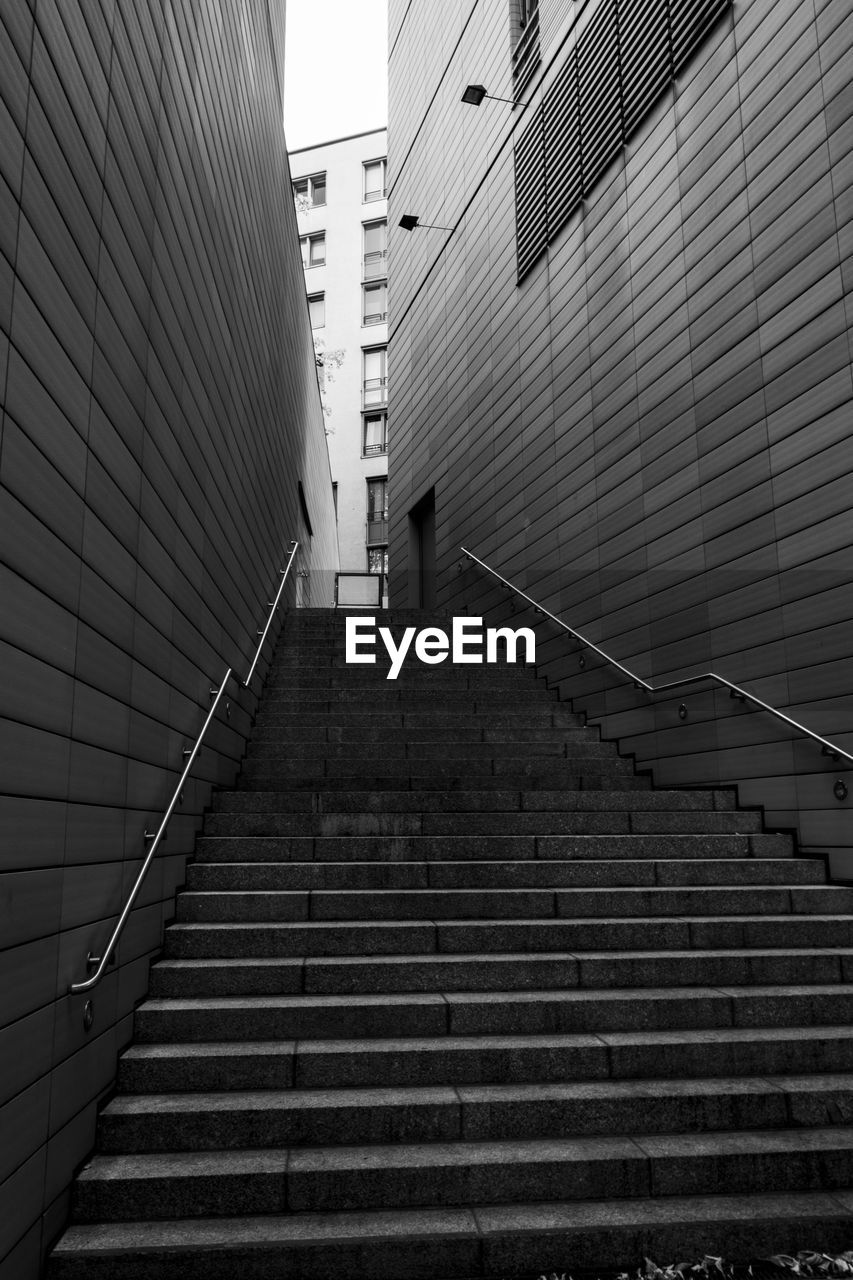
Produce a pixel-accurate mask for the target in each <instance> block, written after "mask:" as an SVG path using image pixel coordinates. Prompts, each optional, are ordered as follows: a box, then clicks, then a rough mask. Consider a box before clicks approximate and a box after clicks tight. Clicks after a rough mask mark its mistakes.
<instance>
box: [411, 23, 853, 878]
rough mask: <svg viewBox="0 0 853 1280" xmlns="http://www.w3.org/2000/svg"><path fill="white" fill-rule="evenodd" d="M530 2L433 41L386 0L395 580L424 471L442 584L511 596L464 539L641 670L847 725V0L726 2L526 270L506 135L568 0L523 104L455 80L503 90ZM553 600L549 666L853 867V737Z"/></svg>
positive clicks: (463, 594)
mask: <svg viewBox="0 0 853 1280" xmlns="http://www.w3.org/2000/svg"><path fill="white" fill-rule="evenodd" d="M511 4H512V0H476V3H473V4H472V3H468V4H465V5H462V4H460V5H458V6H457V8H458V10H459V12H458V14H457V15H456V17H455V19H454V24H453V30H452V31H451V32H449V33H446V34H445V37H444V38H443V39H442V41H441V42H440V44H439V43H436V44H432V43H430V41H429V40H428V39H427V35H426V32H427V30H428V27H427V18H428V13H429V8H430V6H429V3H428V0H412V2H411V3H408V0H405V2H404V0H398V2H397V3H392V13H391V30H392V32H394V31H395V30H396V31H397V35H396V43H395V45H394V50H393V52H392V56H391V108H390V125H389V137H390V142H389V147H390V153H391V157H392V179H391V182H392V185H391V190H390V199H389V207H390V212H389V224H390V225H391V227H392V239H391V246H390V270H391V279H392V291H391V300H390V301H391V315H390V321H391V327H390V370H389V379H390V385H391V388H392V406H391V409H392V413H393V419H394V423H395V430H394V433H393V437H392V441H391V456H390V460H389V470H390V474H391V477H392V479H391V493H390V505H391V511H392V513H393V518H392V528H391V563H392V565H394V574H392V582H391V597H392V604H393V603H394V602H395V601H396V602H397V603H403V602H405V601H406V600H407V599H408V597H409V585H410V584H409V582H408V580H407V577H408V575H407V572H406V567H405V566H406V562H407V554H408V551H409V546H410V529H409V519H408V512H409V511H410V510H411V509H412V507H413V506H414V505H415V504H416V503H417V501H418V500H419V499H420V498H421V496H422V495H423V494H424V493H425V492H427V491H428V490H429V489H430V488H431V487H432V486H435V502H436V523H437V565H438V599H439V605H440V607H443V608H445V609H447V610H448V611H449V612H451V613H452V612H461V611H463V610H467V611H468V612H475V613H476V612H478V611H482V610H488V609H490V608H491V607H493V606H495V605H496V604H497V602H498V596H497V595H496V594H495V593H494V592H492V591H491V590H490V589H488V588H487V587H486V580H485V579H484V578H483V576H482V574H480V573H479V572H478V571H474V570H472V569H470V568H466V567H465V566H464V563H463V558H462V557H461V555H460V552H459V547H460V544H462V543H464V544H465V545H467V546H468V547H469V548H470V549H471V550H472V551H474V552H475V553H476V554H477V555H479V556H480V557H481V558H482V559H484V560H486V561H487V562H488V563H490V564H492V565H493V566H494V567H495V568H496V569H498V570H499V571H501V572H502V573H504V574H505V575H506V576H507V577H509V578H511V579H513V580H514V581H516V582H517V583H518V584H519V585H520V586H522V587H523V588H524V589H525V590H527V591H528V592H529V593H530V594H531V595H532V596H533V597H534V598H536V599H538V600H540V601H541V602H542V603H543V604H545V605H546V606H547V607H549V608H550V609H552V610H553V611H555V612H558V613H560V614H561V615H562V616H563V617H564V618H565V619H566V621H568V622H569V623H571V624H572V625H573V626H575V627H576V628H579V629H580V630H581V631H583V632H584V633H585V634H587V635H588V636H589V637H590V639H592V640H593V641H595V642H596V643H598V644H600V645H601V646H603V647H604V648H605V649H606V650H608V651H609V652H611V653H612V654H613V655H614V656H615V657H616V658H617V659H618V660H619V661H621V662H622V663H624V664H625V665H627V666H628V667H629V668H631V669H633V670H635V671H636V672H637V673H638V674H639V675H641V676H642V677H644V678H645V679H649V680H652V681H653V682H655V683H658V682H663V681H665V680H669V679H675V678H678V677H680V676H686V675H689V674H692V673H694V672H702V671H706V670H708V669H709V668H710V669H713V670H715V671H718V672H720V673H721V674H723V675H724V676H726V677H728V678H729V679H731V680H733V681H735V682H736V683H740V684H743V685H744V686H746V687H747V688H749V689H750V690H752V691H753V692H755V693H756V694H757V695H758V696H759V697H761V698H763V699H764V700H766V701H767V702H770V703H772V704H775V705H777V706H779V707H781V708H783V709H785V710H786V711H787V712H788V714H790V715H792V716H793V717H794V718H796V719H799V720H801V721H802V722H804V723H805V724H806V725H808V726H809V727H811V728H813V729H814V730H815V731H816V732H818V733H821V734H823V735H825V736H826V737H828V738H830V739H833V740H835V741H836V742H838V743H839V744H840V745H841V746H843V747H844V748H845V749H846V750H847V751H853V661H851V653H853V586H852V585H851V551H852V550H853V496H851V495H853V373H852V372H851V320H853V296H851V286H853V70H851V69H852V68H853V13H851V11H850V6H849V4H847V3H845V2H844V0H735V2H734V4H733V6H732V7H731V9H730V10H729V11H728V12H727V13H726V14H724V15H723V16H722V17H721V18H720V20H719V21H718V22H716V23H715V24H714V26H713V27H712V29H711V30H710V31H709V32H708V34H707V35H706V36H705V38H704V39H703V41H702V43H701V44H700V46H699V48H698V49H697V51H696V52H695V53H694V55H693V56H692V58H691V59H690V61H689V63H688V64H687V65H686V66H685V68H684V69H683V70H682V72H681V73H680V74H679V75H678V76H677V78H676V80H675V83H674V84H673V85H671V86H670V87H669V88H668V90H667V91H666V93H665V95H664V96H663V97H661V98H660V99H659V100H658V101H657V103H656V104H655V105H654V107H653V108H652V110H651V113H650V114H649V115H648V116H647V117H646V118H645V119H644V121H643V122H642V124H641V125H640V126H639V128H638V129H637V131H636V132H635V133H634V134H633V135H632V137H631V138H630V139H629V142H628V144H627V146H625V147H624V148H623V149H622V151H621V153H620V155H619V156H618V157H616V158H615V159H614V160H613V161H612V163H611V164H610V165H609V167H608V168H607V170H606V171H605V172H604V173H603V174H602V176H601V178H600V179H599V181H598V182H597V184H596V185H595V187H594V189H593V190H592V191H591V192H590V193H589V194H588V196H587V197H586V198H585V200H584V202H583V204H582V206H581V207H580V208H578V209H577V210H576V211H575V213H574V214H573V215H572V218H571V220H570V221H569V222H568V224H567V225H566V226H565V227H564V228H563V229H562V230H561V232H560V233H559V235H558V236H557V238H556V239H555V240H554V241H553V243H551V245H550V246H549V247H548V248H547V250H546V251H545V252H544V253H542V254H541V256H539V257H538V259H537V260H536V262H535V263H534V265H533V267H532V269H531V271H530V273H529V274H528V275H527V276H526V277H525V278H524V279H523V280H522V282H521V284H520V285H519V284H517V283H516V251H515V250H516V245H515V190H514V163H513V144H514V140H516V139H517V138H518V137H519V136H520V135H521V132H522V131H523V130H524V128H525V127H526V125H527V123H528V122H529V120H530V118H531V116H532V113H533V111H534V110H535V108H536V106H537V105H538V104H539V103H541V101H542V96H543V92H544V91H546V90H547V88H548V87H549V85H550V84H552V83H553V81H554V79H555V78H556V76H557V75H558V74H559V71H560V68H561V65H562V58H563V50H565V49H567V48H568V47H569V44H570V41H571V40H572V39H573V35H572V23H573V19H574V17H575V16H576V15H575V13H574V9H573V6H572V5H571V4H570V3H568V0H563V2H562V3H560V4H558V3H557V0H547V4H545V3H543V5H542V12H541V19H542V40H543V47H542V65H541V68H540V72H539V75H538V78H537V79H536V80H534V82H533V84H532V85H531V86H530V89H529V90H528V94H529V101H530V105H529V106H527V107H525V108H512V107H510V106H505V105H504V104H501V103H495V102H489V101H486V102H485V103H484V104H483V105H482V106H481V107H480V108H479V109H475V108H471V107H468V106H465V105H463V104H462V103H460V101H459V98H460V96H461V92H462V88H463V87H464V85H465V84H466V83H468V82H471V81H473V82H479V83H482V84H484V85H486V87H487V88H488V89H489V90H490V92H492V93H495V94H499V95H503V96H506V97H511V96H512V92H511V78H510V65H509V57H508V47H509V36H508V33H509V30H510V22H511V17H512V10H511ZM593 7H594V5H593V0H589V3H588V4H587V5H584V6H581V9H582V12H581V13H580V15H579V16H580V25H583V23H584V22H585V21H587V20H588V17H589V13H590V12H591V11H592V10H593ZM558 9H559V13H558ZM410 75H411V77H412V79H413V83H414V86H415V88H414V91H413V92H412V94H411V96H407V95H406V93H405V91H404V86H405V85H406V84H407V83H408V79H409V76H410ZM421 82H423V83H421ZM400 139H403V140H405V142H406V146H405V147H400V146H398V141H399V140H400ZM403 212H407V213H417V214H419V215H420V216H421V218H422V219H423V221H425V222H436V223H440V224H442V225H445V226H447V227H451V228H453V230H452V231H451V232H449V233H442V232H430V233H427V232H423V231H422V232H419V233H412V234H411V235H410V236H408V237H407V236H406V235H405V233H404V232H402V231H398V230H396V224H397V222H398V221H399V216H400V214H401V213H403ZM412 567H413V568H414V566H412ZM495 616H498V615H497V614H496V615H495ZM500 616H507V605H506V603H504V605H503V607H502V609H501V611H500ZM516 616H517V618H518V620H519V621H522V620H526V619H524V618H523V615H522V614H521V613H519V614H518V615H516ZM549 628H550V624H548V627H546V626H545V625H543V624H540V625H539V637H540V641H539V653H538V656H539V658H540V661H541V662H542V663H543V664H544V669H545V671H546V672H547V674H548V675H549V676H550V677H551V679H552V680H557V681H559V682H560V686H561V690H562V695H563V696H564V697H572V698H574V699H575V700H576V705H577V706H578V707H579V708H584V709H587V710H588V712H589V713H590V715H592V716H594V717H596V718H597V719H598V720H600V722H601V723H602V726H603V731H604V733H605V734H606V735H607V736H608V737H617V738H619V739H620V741H621V743H622V745H623V748H624V749H626V750H629V751H632V752H635V753H636V754H637V756H638V759H639V760H640V762H641V763H642V764H652V763H654V765H655V775H656V778H657V779H658V780H659V781H661V782H664V783H685V784H686V783H690V782H699V781H701V782H711V783H714V782H720V781H737V782H738V783H739V784H740V794H741V798H742V799H743V800H744V801H746V802H747V803H752V804H762V803H763V804H765V805H766V806H767V810H768V815H769V818H770V820H771V821H773V822H774V823H777V824H781V825H784V826H792V827H793V826H796V827H797V829H798V830H799V833H800V838H801V841H802V843H803V845H804V846H805V847H806V848H809V849H820V848H824V849H829V850H830V851H831V852H832V862H833V867H834V870H835V872H836V873H837V874H839V875H843V876H846V877H849V878H853V813H851V807H853V774H851V771H850V769H849V767H848V768H847V769H845V767H844V765H843V764H839V763H835V762H833V761H832V760H830V759H827V758H825V757H823V756H822V755H821V753H820V749H819V748H817V747H815V746H814V745H812V744H809V743H807V742H806V741H805V740H803V739H802V738H799V737H797V736H796V735H794V734H792V733H791V732H789V731H788V730H787V729H785V728H784V727H782V726H779V725H778V724H776V723H775V722H774V721H773V720H771V719H770V718H768V717H766V716H765V715H763V714H762V713H753V712H750V711H747V710H745V709H744V708H743V707H742V706H741V705H740V704H739V703H737V702H734V701H732V700H730V699H729V697H728V695H727V694H713V693H711V692H709V691H707V690H705V689H700V690H699V691H692V692H690V693H689V694H679V695H678V696H675V697H668V698H667V697H661V698H659V699H657V700H656V701H654V702H650V701H649V699H648V698H647V697H646V696H645V695H641V694H638V693H637V691H635V690H634V689H633V688H632V687H631V686H630V685H626V684H624V683H623V682H622V681H621V680H620V679H618V678H617V677H616V676H615V675H613V674H611V672H610V671H609V670H608V669H606V668H603V667H602V665H601V664H600V663H599V662H598V660H596V659H594V658H589V660H588V661H587V663H586V666H585V668H583V669H582V668H581V667H580V664H579V650H578V649H577V647H576V646H575V645H574V643H573V642H571V641H564V640H558V639H556V638H555V636H554V631H553V629H549ZM682 703H683V704H684V706H685V709H686V719H682V718H680V717H679V714H678V711H679V706H680V704H682ZM839 779H840V780H842V781H844V782H845V784H846V786H847V789H848V793H849V794H848V797H847V799H842V800H839V799H836V797H835V795H834V790H833V788H834V784H835V782H836V780H839Z"/></svg>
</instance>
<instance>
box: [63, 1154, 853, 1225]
mask: <svg viewBox="0 0 853 1280" xmlns="http://www.w3.org/2000/svg"><path fill="white" fill-rule="evenodd" d="M557 1145H558V1144H556V1143H555V1144H554V1146H555V1148H557ZM609 1145H610V1144H609ZM612 1145H613V1146H614V1147H618V1146H620V1145H624V1147H625V1154H623V1155H621V1156H619V1155H613V1156H611V1157H610V1158H609V1159H608V1158H604V1157H601V1158H598V1159H594V1158H590V1159H569V1160H567V1159H560V1158H559V1156H558V1155H557V1154H556V1151H555V1154H554V1156H553V1158H551V1159H547V1158H541V1157H539V1158H537V1159H535V1160H530V1161H524V1160H522V1159H516V1160H513V1161H511V1162H510V1161H506V1162H503V1161H501V1160H500V1159H494V1160H493V1161H491V1162H489V1163H482V1164H476V1165H465V1166H462V1167H460V1166H459V1164H457V1163H456V1162H455V1161H452V1160H451V1161H449V1162H447V1163H441V1162H440V1161H439V1159H438V1158H437V1157H436V1156H434V1157H433V1162H432V1163H431V1164H430V1166H428V1167H426V1168H409V1167H405V1166H404V1167H396V1166H395V1165H391V1166H390V1167H383V1166H381V1165H379V1166H378V1167H370V1166H359V1165H354V1166H353V1167H350V1168H346V1169H343V1170H341V1171H338V1170H332V1169H322V1168H320V1167H316V1166H317V1157H315V1156H313V1154H312V1153H311V1152H310V1151H305V1152H302V1151H300V1150H294V1151H292V1152H291V1153H290V1157H289V1160H288V1171H287V1174H286V1175H285V1174H284V1172H283V1171H282V1172H281V1173H278V1172H276V1173H269V1172H260V1171H258V1172H255V1171H253V1172H246V1173H245V1174H243V1175H242V1176H240V1177H233V1176H229V1175H228V1174H226V1173H223V1172H220V1171H211V1172H210V1173H208V1174H206V1175H205V1176H199V1177H192V1176H189V1175H188V1176H186V1177H184V1178H167V1177H152V1178H150V1179H147V1180H144V1181H141V1180H137V1179H134V1180H132V1181H127V1182H124V1181H120V1180H118V1179H116V1180H112V1181H110V1182H109V1183H108V1184H104V1185H97V1184H95V1183H94V1182H91V1183H90V1182H86V1181H82V1180H81V1181H79V1182H78V1183H77V1186H76V1195H75V1206H74V1216H75V1219H76V1220H77V1221H81V1222H86V1221H95V1220H98V1221H107V1222H109V1221H112V1222H116V1221H138V1220H140V1219H144V1218H151V1219H162V1218H172V1217H179V1216H205V1217H207V1216H210V1217H219V1216H229V1217H230V1216H233V1215H234V1214H235V1213H247V1212H253V1213H276V1212H279V1213H281V1212H284V1211H285V1210H288V1211H291V1212H295V1213H300V1212H308V1213H316V1212H326V1213H335V1212H341V1211H344V1212H345V1211H347V1210H363V1209H380V1208H388V1207H400V1208H402V1207H414V1206H417V1205H426V1204H428V1205H447V1206H449V1205H460V1206H461V1205H466V1204H511V1203H526V1202H529V1201H534V1202H545V1201H549V1200H551V1201H567V1200H590V1199H605V1198H606V1199H626V1198H634V1197H639V1196H647V1195H649V1194H655V1195H685V1194H695V1195H721V1194H730V1195H737V1194H740V1193H744V1192H749V1191H754V1189H755V1187H756V1186H761V1187H762V1188H763V1189H764V1190H765V1191H788V1190H799V1191H803V1190H809V1189H815V1190H818V1189H824V1190H826V1189H830V1188H833V1187H838V1188H844V1187H846V1186H847V1185H848V1184H849V1182H850V1181H851V1179H853V1152H850V1151H847V1150H844V1149H840V1150H837V1151H831V1150H830V1151H827V1150H821V1151H819V1152H811V1151H809V1150H803V1151H800V1152H784V1153H781V1152H780V1153H772V1154H771V1153H767V1154H764V1155H762V1156H759V1157H754V1156H752V1155H750V1154H748V1153H744V1154H740V1153H739V1154H737V1155H731V1156H718V1157H712V1156H705V1157H704V1158H695V1157H694V1158H690V1157H687V1156H685V1157H683V1158H678V1157H660V1158H651V1159H650V1158H649V1157H648V1156H647V1155H646V1153H645V1151H644V1150H643V1149H642V1148H641V1147H639V1146H636V1147H633V1151H631V1150H630V1148H631V1147H632V1146H633V1144H631V1143H628V1142H625V1143H624V1144H619V1143H615V1142H614V1143H613V1144H612ZM534 1150H535V1149H534ZM283 1159H284V1157H283Z"/></svg>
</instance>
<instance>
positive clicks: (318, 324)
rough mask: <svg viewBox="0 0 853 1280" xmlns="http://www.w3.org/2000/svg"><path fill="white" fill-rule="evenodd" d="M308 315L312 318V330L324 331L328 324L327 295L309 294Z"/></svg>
mask: <svg viewBox="0 0 853 1280" xmlns="http://www.w3.org/2000/svg"><path fill="white" fill-rule="evenodd" d="M308 314H309V316H310V317H311V328H312V329H322V328H323V326H324V325H325V323H326V295H325V293H309V295H308Z"/></svg>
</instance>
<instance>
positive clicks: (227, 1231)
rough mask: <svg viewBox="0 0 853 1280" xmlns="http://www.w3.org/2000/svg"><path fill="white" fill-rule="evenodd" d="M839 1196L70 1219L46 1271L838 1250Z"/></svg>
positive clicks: (456, 1264)
mask: <svg viewBox="0 0 853 1280" xmlns="http://www.w3.org/2000/svg"><path fill="white" fill-rule="evenodd" d="M851 1206H853V1194H851V1192H850V1191H849V1190H843V1189H839V1190H836V1191H834V1192H832V1193H823V1192H810V1193H809V1192H806V1193H802V1192H801V1193H797V1194H793V1193H781V1194H763V1195H754V1194H749V1195H721V1196H671V1197H667V1198H666V1199H665V1200H652V1199H646V1198H641V1199H628V1200H598V1201H594V1200H587V1201H573V1202H559V1201H552V1202H548V1203H542V1204H527V1203H524V1204H515V1205H496V1206H480V1207H478V1208H477V1210H476V1213H475V1212H474V1210H473V1209H472V1208H465V1209H441V1208H433V1209H416V1210H396V1211H389V1210H382V1211H379V1212H370V1211H367V1212H360V1213H336V1214H334V1215H326V1214H313V1213H309V1214H299V1213H288V1214H285V1215H275V1214H272V1215H265V1216H252V1217H247V1218H240V1219H238V1218H234V1217H229V1218H223V1219H213V1220H211V1219H203V1220H200V1221H193V1220H191V1219H185V1220H181V1221H177V1222H169V1221H159V1222H158V1221H146V1222H122V1223H115V1224H104V1225H98V1226H89V1225H83V1224H80V1225H76V1226H73V1227H71V1228H70V1229H69V1230H68V1231H67V1232H66V1234H65V1235H64V1236H63V1238H62V1240H61V1241H60V1243H59V1245H58V1246H57V1248H56V1249H55V1250H54V1253H53V1255H52V1258H51V1263H50V1267H51V1270H50V1272H49V1280H115V1277H116V1275H117V1272H116V1270H115V1263H116V1258H117V1257H121V1256H124V1257H125V1258H128V1257H131V1258H132V1259H133V1265H134V1273H133V1274H134V1275H137V1276H140V1277H142V1278H143V1280H173V1277H175V1276H177V1275H180V1276H181V1277H182V1280H233V1278H234V1277H235V1276H239V1277H240V1278H241V1280H260V1278H261V1277H269V1276H271V1275H275V1276H284V1275H286V1276H288V1277H289V1280H311V1278H314V1277H319V1276H332V1275H334V1276H335V1277H336V1278H337V1280H394V1278H395V1277H396V1278H397V1280H399V1277H401V1276H405V1277H406V1278H407V1280H437V1278H438V1277H442V1278H443V1280H471V1277H480V1276H482V1277H487V1276H499V1275H500V1276H503V1275H510V1274H519V1273H522V1272H527V1271H529V1265H530V1261H531V1259H532V1258H534V1257H535V1258H536V1263H537V1268H538V1269H544V1270H546V1271H549V1272H550V1271H551V1270H552V1269H553V1270H557V1271H559V1270H560V1269H561V1268H563V1269H564V1268H565V1265H566V1259H567V1258H570V1259H571V1260H572V1264H573V1266H574V1267H575V1268H588V1269H592V1268H598V1269H600V1270H604V1269H605V1268H607V1269H610V1270H614V1271H617V1270H619V1269H620V1268H621V1267H623V1266H625V1265H626V1261H627V1260H636V1259H640V1258H643V1257H647V1256H649V1255H657V1256H659V1257H665V1258H701V1257H704V1256H706V1255H709V1254H712V1253H713V1250H714V1249H715V1248H719V1242H720V1240H724V1241H725V1244H726V1254H727V1256H731V1257H738V1258H741V1257H742V1258H754V1257H760V1256H767V1255H770V1254H772V1253H774V1252H778V1251H780V1250H781V1251H783V1252H789V1253H790V1252H793V1251H795V1250H796V1249H798V1248H800V1247H801V1245H802V1241H803V1240H819V1241H820V1242H821V1247H822V1248H824V1249H826V1250H837V1251H840V1250H842V1249H843V1248H845V1247H847V1244H849V1239H850V1234H851V1231H853V1221H851V1219H852V1218H853V1208H852V1207H851ZM413 1242H416V1243H415V1245H414V1247H413ZM126 1265H129V1264H126ZM121 1274H123V1275H126V1276H129V1275H130V1274H131V1273H130V1272H129V1271H128V1270H125V1271H124V1272H122V1273H121Z"/></svg>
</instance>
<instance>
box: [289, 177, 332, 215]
mask: <svg viewBox="0 0 853 1280" xmlns="http://www.w3.org/2000/svg"><path fill="white" fill-rule="evenodd" d="M293 199H294V202H295V204H296V210H297V212H298V213H307V212H308V210H309V209H313V208H315V207H316V206H317V205H321V204H325V203H326V175H325V173H312V174H311V176H310V177H308V178H297V179H296V181H295V182H294V184H293Z"/></svg>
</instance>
